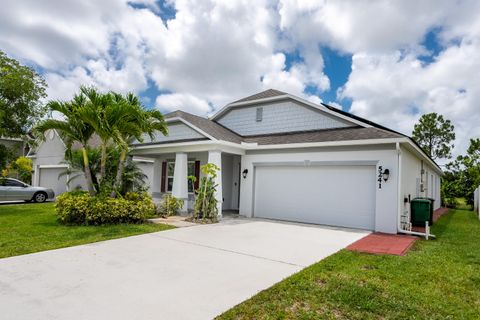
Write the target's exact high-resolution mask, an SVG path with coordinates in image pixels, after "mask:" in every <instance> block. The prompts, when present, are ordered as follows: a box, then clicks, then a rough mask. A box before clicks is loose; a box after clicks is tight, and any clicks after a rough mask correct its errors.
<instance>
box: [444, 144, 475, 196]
mask: <svg viewBox="0 0 480 320" xmlns="http://www.w3.org/2000/svg"><path fill="white" fill-rule="evenodd" d="M447 170H448V171H449V174H452V175H453V176H454V177H455V179H454V180H453V182H452V184H454V187H453V190H454V191H455V196H457V197H462V198H465V199H467V203H468V204H473V191H474V190H475V189H476V188H477V187H478V186H479V185H480V138H477V139H470V145H469V147H468V149H467V153H466V154H465V155H460V156H458V157H457V158H456V159H455V161H452V162H450V163H449V164H448V165H447Z"/></svg>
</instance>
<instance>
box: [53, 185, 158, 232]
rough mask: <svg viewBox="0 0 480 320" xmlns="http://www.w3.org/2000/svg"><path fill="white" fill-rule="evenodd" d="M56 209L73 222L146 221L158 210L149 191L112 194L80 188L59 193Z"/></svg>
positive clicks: (63, 218)
mask: <svg viewBox="0 0 480 320" xmlns="http://www.w3.org/2000/svg"><path fill="white" fill-rule="evenodd" d="M55 210H56V212H57V216H58V220H59V221H60V222H61V223H63V224H69V225H71V224H74V225H101V224H119V223H142V222H144V221H145V220H146V219H147V218H149V217H151V216H153V215H154V214H155V204H154V202H153V200H152V198H151V197H150V196H149V195H148V194H147V193H133V192H129V193H127V194H126V195H125V197H123V198H109V197H103V196H96V197H92V196H90V195H89V194H88V193H86V192H78V191H76V192H70V193H64V194H62V195H60V196H58V197H57V202H56V204H55Z"/></svg>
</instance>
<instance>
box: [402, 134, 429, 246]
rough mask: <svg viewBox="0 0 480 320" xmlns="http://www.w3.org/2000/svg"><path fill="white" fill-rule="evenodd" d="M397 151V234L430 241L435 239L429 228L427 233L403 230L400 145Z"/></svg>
mask: <svg viewBox="0 0 480 320" xmlns="http://www.w3.org/2000/svg"><path fill="white" fill-rule="evenodd" d="M396 149H397V155H398V157H397V161H398V163H397V168H398V170H397V172H398V173H397V193H398V203H397V207H398V213H397V232H398V233H403V234H409V235H413V236H420V237H425V239H427V240H428V238H435V236H434V235H433V234H430V232H428V231H429V230H430V229H429V228H427V233H423V232H416V231H410V230H404V229H402V223H401V221H400V220H401V217H402V207H403V201H402V199H403V195H402V149H400V143H399V142H397V143H396Z"/></svg>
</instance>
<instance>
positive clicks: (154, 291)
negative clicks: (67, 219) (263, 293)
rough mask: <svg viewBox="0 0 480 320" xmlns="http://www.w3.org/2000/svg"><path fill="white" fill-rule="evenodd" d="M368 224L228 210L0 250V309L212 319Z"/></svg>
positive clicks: (37, 314)
mask: <svg viewBox="0 0 480 320" xmlns="http://www.w3.org/2000/svg"><path fill="white" fill-rule="evenodd" d="M367 233H368V232H365V231H358V230H346V229H334V228H326V227H318V226H309V225H300V224H290V223H281V222H273V221H263V220H254V219H235V220H226V221H223V222H221V223H219V224H215V225H201V226H194V227H187V228H180V229H174V230H168V231H163V232H157V233H151V234H146V235H141V236H134V237H129V238H123V239H118V240H110V241H104V242H98V243H94V244H89V245H82V246H77V247H71V248H65V249H59V250H52V251H45V252H40V253H35V254H29V255H24V256H19V257H12V258H6V259H0V310H1V317H2V318H3V319H11V320H15V319H49V320H52V319H62V320H63V319H70V320H72V319H89V320H92V319H102V320H103V319H116V320H119V319H196V320H197V319H211V318H213V317H215V316H216V315H218V314H220V313H222V312H223V311H226V310H228V309H229V308H231V307H233V306H234V305H236V304H238V303H240V302H242V301H244V300H245V299H248V298H249V297H251V296H253V295H254V294H256V293H257V292H259V291H260V290H263V289H266V288H268V287H270V286H272V285H273V284H275V283H276V282H278V281H280V280H282V279H284V278H286V277H288V276H290V275H291V274H293V273H295V272H298V271H299V270H301V269H303V268H304V267H306V266H308V265H310V264H312V263H314V262H316V261H319V260H321V259H323V258H325V257H326V256H328V255H331V254H332V253H334V252H336V251H338V250H340V249H342V248H344V247H345V246H347V245H349V244H350V243H352V242H354V241H356V240H358V239H360V238H362V237H364V236H365V235H366V234H367Z"/></svg>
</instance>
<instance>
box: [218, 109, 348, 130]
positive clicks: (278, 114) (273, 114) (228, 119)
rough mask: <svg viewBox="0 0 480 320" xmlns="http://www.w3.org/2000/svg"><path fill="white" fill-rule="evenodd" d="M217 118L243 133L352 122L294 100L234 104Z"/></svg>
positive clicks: (329, 127)
mask: <svg viewBox="0 0 480 320" xmlns="http://www.w3.org/2000/svg"><path fill="white" fill-rule="evenodd" d="M258 107H262V108H263V116H262V121H257V120H256V115H257V108H258ZM217 122H218V123H220V124H221V125H223V126H225V127H227V128H229V129H230V130H232V131H234V132H236V133H238V134H240V135H246V136H248V135H257V134H268V133H280V132H290V131H306V130H319V129H331V128H342V127H349V126H352V125H353V124H352V123H350V122H348V121H345V120H342V119H340V118H338V117H333V116H331V115H329V114H327V113H325V112H322V111H319V110H314V109H312V108H311V107H307V106H305V105H302V104H300V103H298V102H293V101H283V102H277V103H272V104H263V105H253V106H249V107H239V108H234V109H232V110H230V111H228V112H227V113H226V114H225V115H223V116H222V117H220V119H218V120H217Z"/></svg>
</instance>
